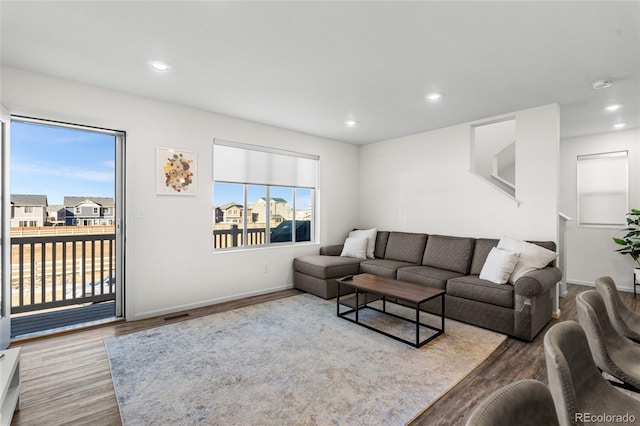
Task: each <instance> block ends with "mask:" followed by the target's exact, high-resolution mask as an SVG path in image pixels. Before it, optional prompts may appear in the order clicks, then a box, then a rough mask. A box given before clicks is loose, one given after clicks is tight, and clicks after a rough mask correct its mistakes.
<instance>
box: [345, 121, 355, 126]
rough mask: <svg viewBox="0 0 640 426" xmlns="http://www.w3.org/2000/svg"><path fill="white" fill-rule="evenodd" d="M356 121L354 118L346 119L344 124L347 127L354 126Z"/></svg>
mask: <svg viewBox="0 0 640 426" xmlns="http://www.w3.org/2000/svg"><path fill="white" fill-rule="evenodd" d="M357 124H358V122H357V121H356V120H347V121H345V122H344V125H345V126H347V127H356V125H357Z"/></svg>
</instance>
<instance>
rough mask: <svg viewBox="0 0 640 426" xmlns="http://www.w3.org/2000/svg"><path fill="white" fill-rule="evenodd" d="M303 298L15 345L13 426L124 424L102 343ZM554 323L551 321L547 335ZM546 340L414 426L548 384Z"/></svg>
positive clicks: (513, 354) (468, 385) (445, 420)
mask: <svg viewBox="0 0 640 426" xmlns="http://www.w3.org/2000/svg"><path fill="white" fill-rule="evenodd" d="M585 289H588V287H582V286H575V285H569V295H568V297H565V298H561V299H560V308H561V311H562V315H561V319H560V320H566V319H575V318H576V311H575V306H574V299H575V296H576V295H577V294H578V293H579V292H580V291H583V290H585ZM298 293H299V291H298V290H285V291H281V292H277V293H272V294H268V295H263V296H256V297H251V298H247V299H242V300H236V301H231V302H226V303H221V304H218V305H214V306H210V307H206V308H199V309H194V310H190V311H188V312H186V313H187V314H188V316H177V317H176V316H175V315H170V316H167V317H164V318H163V317H158V318H152V319H148V320H141V321H135V322H124V321H121V322H117V323H113V324H109V325H103V326H99V327H95V328H93V329H89V330H86V331H80V332H73V333H68V334H64V335H59V336H55V337H49V338H42V339H38V340H34V341H25V342H22V343H18V344H14V345H13V346H14V347H15V346H20V347H21V348H22V355H21V356H22V358H21V379H22V406H21V410H20V411H17V412H16V414H15V415H14V418H13V422H12V425H29V426H39V425H43V426H44V425H46V426H56V425H74V426H75V425H91V426H102V425H104V426H114V425H115V426H117V425H120V424H121V423H120V414H119V411H118V405H117V402H116V399H115V394H114V391H113V384H112V381H111V372H110V370H109V362H108V360H107V356H106V352H105V349H104V344H103V340H104V339H106V338H109V337H113V336H118V335H122V334H127V333H132V332H136V331H140V330H144V329H148V328H152V327H157V326H160V325H164V324H168V323H172V322H177V321H184V320H186V319H191V318H196V317H199V316H204V315H210V314H213V313H217V312H223V311H227V310H231V309H235V308H238V307H242V306H248V305H252V304H256V303H262V302H266V301H269V300H276V299H280V298H284V297H289V296H292V295H295V294H298ZM623 296H624V300H625V302H626V303H627V304H628V305H629V306H630V307H632V308H633V309H635V310H636V311H639V312H640V302H638V301H639V300H640V298H638V299H634V298H633V294H629V293H623ZM169 317H175V319H170V318H169ZM165 318H167V319H165ZM556 321H557V320H553V321H552V322H551V323H550V325H547V328H548V327H550V326H551V325H552V324H554V323H555V322H556ZM545 330H546V329H545ZM543 335H544V331H543V332H542V333H540V334H539V335H538V336H537V337H536V339H535V340H534V341H533V342H531V343H525V342H522V341H519V340H516V339H512V338H509V339H507V340H506V341H505V342H504V343H503V344H502V345H501V346H500V347H499V348H498V350H496V351H495V352H494V353H493V354H492V355H491V357H490V358H489V359H487V360H486V361H485V362H484V363H483V364H482V365H480V366H479V367H478V368H477V369H476V370H475V371H474V372H473V373H472V374H470V375H469V376H467V377H466V378H465V379H464V380H463V381H462V382H461V383H459V384H458V385H457V386H456V387H455V388H453V389H452V390H451V391H450V392H449V393H447V394H446V395H445V396H443V397H442V398H441V399H440V400H438V401H436V402H435V403H434V404H433V405H432V406H431V407H429V409H427V410H426V411H425V412H424V413H423V414H422V415H421V416H419V417H418V418H417V419H416V420H415V421H414V422H413V423H412V425H430V426H432V425H462V424H464V420H465V417H466V415H467V414H468V412H469V410H470V409H472V408H473V407H474V406H475V405H476V404H477V403H478V402H479V401H480V400H482V399H483V398H484V397H485V396H486V395H488V394H489V393H491V392H493V391H494V390H496V389H498V388H499V387H501V386H504V385H506V384H508V383H511V382H513V381H516V380H520V379H523V378H534V379H538V380H541V381H543V382H545V383H546V381H547V379H546V370H545V364H544V353H543V347H542V337H543Z"/></svg>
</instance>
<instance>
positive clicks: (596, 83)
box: [591, 80, 613, 90]
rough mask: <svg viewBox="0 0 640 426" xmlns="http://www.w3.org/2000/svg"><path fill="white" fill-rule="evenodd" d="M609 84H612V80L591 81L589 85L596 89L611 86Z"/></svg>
mask: <svg viewBox="0 0 640 426" xmlns="http://www.w3.org/2000/svg"><path fill="white" fill-rule="evenodd" d="M611 85H613V81H611V80H596V81H594V82H593V83H591V86H593V88H594V89H596V90H600V89H606V88H607V87H611Z"/></svg>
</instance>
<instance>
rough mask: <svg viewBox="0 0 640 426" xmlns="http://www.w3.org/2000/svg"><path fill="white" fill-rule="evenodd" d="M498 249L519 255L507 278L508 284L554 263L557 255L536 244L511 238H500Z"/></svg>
mask: <svg viewBox="0 0 640 426" xmlns="http://www.w3.org/2000/svg"><path fill="white" fill-rule="evenodd" d="M498 248H501V249H505V250H509V251H512V252H515V253H520V258H519V259H518V263H516V267H515V268H514V270H513V273H512V274H511V277H510V278H509V282H510V283H515V282H516V281H518V279H519V278H520V277H521V276H523V275H525V274H526V273H527V272H531V271H535V270H537V269H542V268H544V267H545V266H547V265H548V264H549V263H551V262H553V261H555V259H556V257H557V256H558V254H557V253H556V252H555V251H551V250H548V249H546V248H544V247H542V246H540V245H538V244H533V243H529V242H526V241H522V240H518V239H515V238H511V237H502V238H501V239H500V242H499V243H498Z"/></svg>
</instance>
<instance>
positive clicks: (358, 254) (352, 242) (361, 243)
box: [340, 237, 368, 259]
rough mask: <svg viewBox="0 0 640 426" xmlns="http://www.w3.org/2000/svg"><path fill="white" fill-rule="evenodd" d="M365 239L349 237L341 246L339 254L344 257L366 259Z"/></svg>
mask: <svg viewBox="0 0 640 426" xmlns="http://www.w3.org/2000/svg"><path fill="white" fill-rule="evenodd" d="M367 244H368V242H367V239H366V238H364V237H363V238H357V237H349V238H347V239H346V240H345V242H344V247H343V248H342V252H341V253H340V256H346V257H355V258H357V259H366V258H367Z"/></svg>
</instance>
